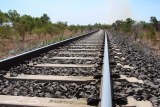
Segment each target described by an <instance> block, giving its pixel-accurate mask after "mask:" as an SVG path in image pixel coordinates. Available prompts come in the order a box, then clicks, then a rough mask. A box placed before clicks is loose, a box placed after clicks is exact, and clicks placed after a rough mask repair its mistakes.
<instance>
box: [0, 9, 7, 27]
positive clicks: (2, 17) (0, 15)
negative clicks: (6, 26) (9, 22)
mask: <svg viewBox="0 0 160 107" xmlns="http://www.w3.org/2000/svg"><path fill="white" fill-rule="evenodd" d="M5 21H6V16H5V14H4V13H3V12H1V11H0V25H2V24H3V23H4V22H5Z"/></svg>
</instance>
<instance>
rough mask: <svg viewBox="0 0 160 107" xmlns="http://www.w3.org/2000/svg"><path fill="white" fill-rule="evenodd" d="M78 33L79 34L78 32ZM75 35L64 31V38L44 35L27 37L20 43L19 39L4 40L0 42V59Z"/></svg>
mask: <svg viewBox="0 0 160 107" xmlns="http://www.w3.org/2000/svg"><path fill="white" fill-rule="evenodd" d="M78 33H80V32H78ZM74 34H75V33H73V32H70V31H68V30H66V31H65V32H64V35H65V36H60V35H54V36H50V35H46V36H41V37H40V36H38V35H32V36H30V35H27V36H26V37H25V40H24V41H23V42H22V41H21V40H20V39H17V38H12V39H4V40H3V41H1V40H0V59H4V58H7V57H10V56H14V55H16V54H19V53H22V52H24V51H28V50H31V49H34V48H37V47H40V46H43V45H47V44H48V43H49V42H55V41H57V39H65V38H68V37H70V36H71V35H74Z"/></svg>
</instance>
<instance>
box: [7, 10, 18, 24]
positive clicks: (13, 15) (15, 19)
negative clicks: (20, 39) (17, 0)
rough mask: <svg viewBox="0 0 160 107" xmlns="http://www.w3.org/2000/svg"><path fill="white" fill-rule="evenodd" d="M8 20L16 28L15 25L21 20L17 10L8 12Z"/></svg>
mask: <svg viewBox="0 0 160 107" xmlns="http://www.w3.org/2000/svg"><path fill="white" fill-rule="evenodd" d="M8 19H9V22H11V23H12V24H13V26H15V24H16V23H17V22H18V21H19V19H20V14H19V13H18V12H17V11H16V10H9V11H8Z"/></svg>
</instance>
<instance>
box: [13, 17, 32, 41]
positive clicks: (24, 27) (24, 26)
mask: <svg viewBox="0 0 160 107" xmlns="http://www.w3.org/2000/svg"><path fill="white" fill-rule="evenodd" d="M15 29H16V31H17V33H18V34H19V36H20V37H21V38H22V39H21V40H22V41H24V39H25V35H26V33H27V32H30V30H31V29H32V21H31V20H30V16H27V15H23V16H21V17H20V18H19V20H18V21H17V22H16V23H15Z"/></svg>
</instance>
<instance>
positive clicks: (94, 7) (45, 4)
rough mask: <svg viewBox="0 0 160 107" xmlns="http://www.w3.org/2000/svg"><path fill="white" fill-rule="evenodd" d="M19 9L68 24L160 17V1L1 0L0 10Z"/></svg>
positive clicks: (21, 11)
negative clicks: (44, 14) (45, 15)
mask: <svg viewBox="0 0 160 107" xmlns="http://www.w3.org/2000/svg"><path fill="white" fill-rule="evenodd" d="M10 9H12V10H17V12H18V13H20V14H21V15H24V14H27V15H31V16H34V17H40V16H42V14H43V13H46V14H48V16H49V17H50V18H51V21H52V22H53V23H54V22H58V21H63V22H68V24H69V25H70V24H80V25H87V24H94V23H102V24H104V23H105V24H112V23H113V22H115V21H116V20H125V19H126V18H133V19H134V20H136V21H140V20H144V21H149V20H150V17H151V16H155V17H157V19H159V20H160V0H0V10H1V11H3V12H7V11H8V10H10Z"/></svg>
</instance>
